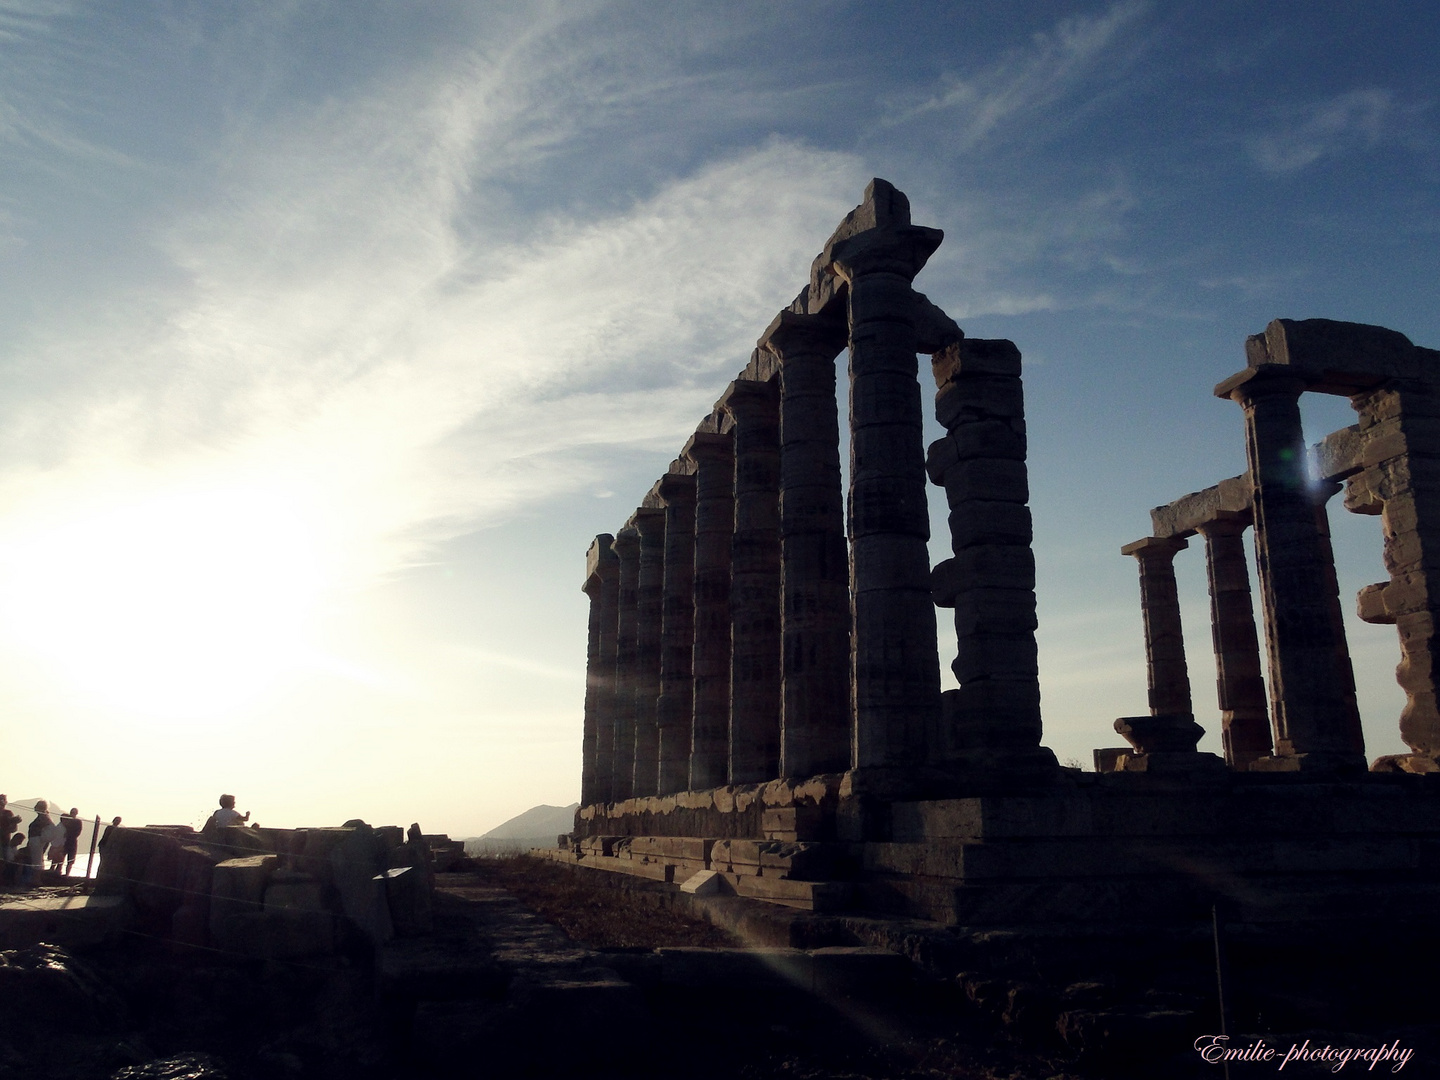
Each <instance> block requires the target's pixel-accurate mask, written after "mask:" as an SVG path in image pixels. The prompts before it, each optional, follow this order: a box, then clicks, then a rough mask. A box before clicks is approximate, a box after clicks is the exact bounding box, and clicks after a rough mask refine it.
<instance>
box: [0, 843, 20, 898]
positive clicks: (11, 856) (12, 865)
mask: <svg viewBox="0 0 1440 1080" xmlns="http://www.w3.org/2000/svg"><path fill="white" fill-rule="evenodd" d="M24 843H25V836H24V834H22V833H18V832H17V833H15V834H14V835H12V836H11V837H10V838H9V839H8V840H6V842H5V851H4V856H5V863H4V870H3V875H0V884H4V885H5V886H6V887H10V886H13V885H18V884H19V883H20V871H21V865H20V860H21V858H22V857H23V856H24V849H23V848H22V846H21V845H22V844H24Z"/></svg>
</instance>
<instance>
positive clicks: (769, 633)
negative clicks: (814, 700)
mask: <svg viewBox="0 0 1440 1080" xmlns="http://www.w3.org/2000/svg"><path fill="white" fill-rule="evenodd" d="M719 404H720V406H721V407H722V408H724V409H725V410H726V411H728V412H729V413H730V415H731V416H732V417H733V418H734V421H735V427H734V436H735V533H734V538H733V541H732V544H731V554H730V783H732V784H753V783H762V782H764V781H766V780H773V779H775V777H776V776H778V775H779V772H780V390H779V386H778V385H777V383H776V382H775V381H774V380H770V381H766V382H758V381H751V380H747V379H737V380H736V381H735V382H733V383H731V384H730V387H729V389H728V390H726V392H725V394H724V395H723V396H722V397H721V398H720V402H719Z"/></svg>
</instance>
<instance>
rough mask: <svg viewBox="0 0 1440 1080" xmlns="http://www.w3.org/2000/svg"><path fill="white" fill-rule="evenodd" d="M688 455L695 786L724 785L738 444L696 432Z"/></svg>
mask: <svg viewBox="0 0 1440 1080" xmlns="http://www.w3.org/2000/svg"><path fill="white" fill-rule="evenodd" d="M683 455H684V456H685V457H687V458H689V459H690V460H691V461H693V462H694V463H695V645H694V649H693V651H692V653H691V675H692V682H693V685H694V698H693V708H692V710H691V712H692V720H691V742H690V784H689V787H690V790H692V791H704V790H706V789H709V788H714V787H720V786H721V785H723V784H725V783H726V782H727V780H728V777H729V761H730V545H731V541H732V538H733V536H734V533H735V449H734V437H733V435H732V434H731V433H730V432H725V433H723V434H722V433H717V432H712V431H697V432H695V434H694V435H692V436H690V440H689V441H688V442H687V443H686V444H685V449H684V451H683Z"/></svg>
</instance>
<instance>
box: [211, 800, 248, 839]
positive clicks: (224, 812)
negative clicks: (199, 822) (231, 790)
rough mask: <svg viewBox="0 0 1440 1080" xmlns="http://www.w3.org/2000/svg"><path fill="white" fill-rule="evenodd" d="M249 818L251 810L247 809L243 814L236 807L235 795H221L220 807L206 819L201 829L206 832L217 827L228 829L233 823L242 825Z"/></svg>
mask: <svg viewBox="0 0 1440 1080" xmlns="http://www.w3.org/2000/svg"><path fill="white" fill-rule="evenodd" d="M249 820H250V811H249V810H246V811H245V813H243V814H242V813H240V811H238V810H236V809H235V796H234V795H221V796H220V809H219V810H216V811H215V812H214V813H213V814H211V815H210V816H209V817H208V818H207V819H206V820H205V824H204V826H203V827H202V828H201V829H200V831H201V832H202V833H206V832H212V831H213V830H215V829H228V828H229V827H230V826H231V825H240V824H242V823H243V822H246V821H249Z"/></svg>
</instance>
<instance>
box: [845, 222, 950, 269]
mask: <svg viewBox="0 0 1440 1080" xmlns="http://www.w3.org/2000/svg"><path fill="white" fill-rule="evenodd" d="M944 239H945V234H944V232H942V231H941V230H940V229H930V228H926V227H925V226H924V225H904V226H900V227H898V228H891V229H872V230H870V231H868V232H863V233H859V234H857V235H855V236H851V237H849V238H848V239H845V240H840V241H837V242H836V244H835V245H834V247H832V248H831V249H830V253H829V254H830V262H829V265H828V266H827V269H828V270H829V271H830V273H832V274H834V275H835V276H836V277H838V278H840V279H841V280H842V281H846V282H851V281H854V280H855V278H857V277H860V276H861V275H864V274H877V273H878V274H898V275H899V276H900V277H903V278H906V279H913V278H914V277H915V275H916V274H918V273H919V272H920V271H921V269H923V268H924V266H925V263H926V262H928V261H929V259H930V256H931V255H933V254H935V249H936V248H938V247H939V246H940V242H941V241H942V240H944Z"/></svg>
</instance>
